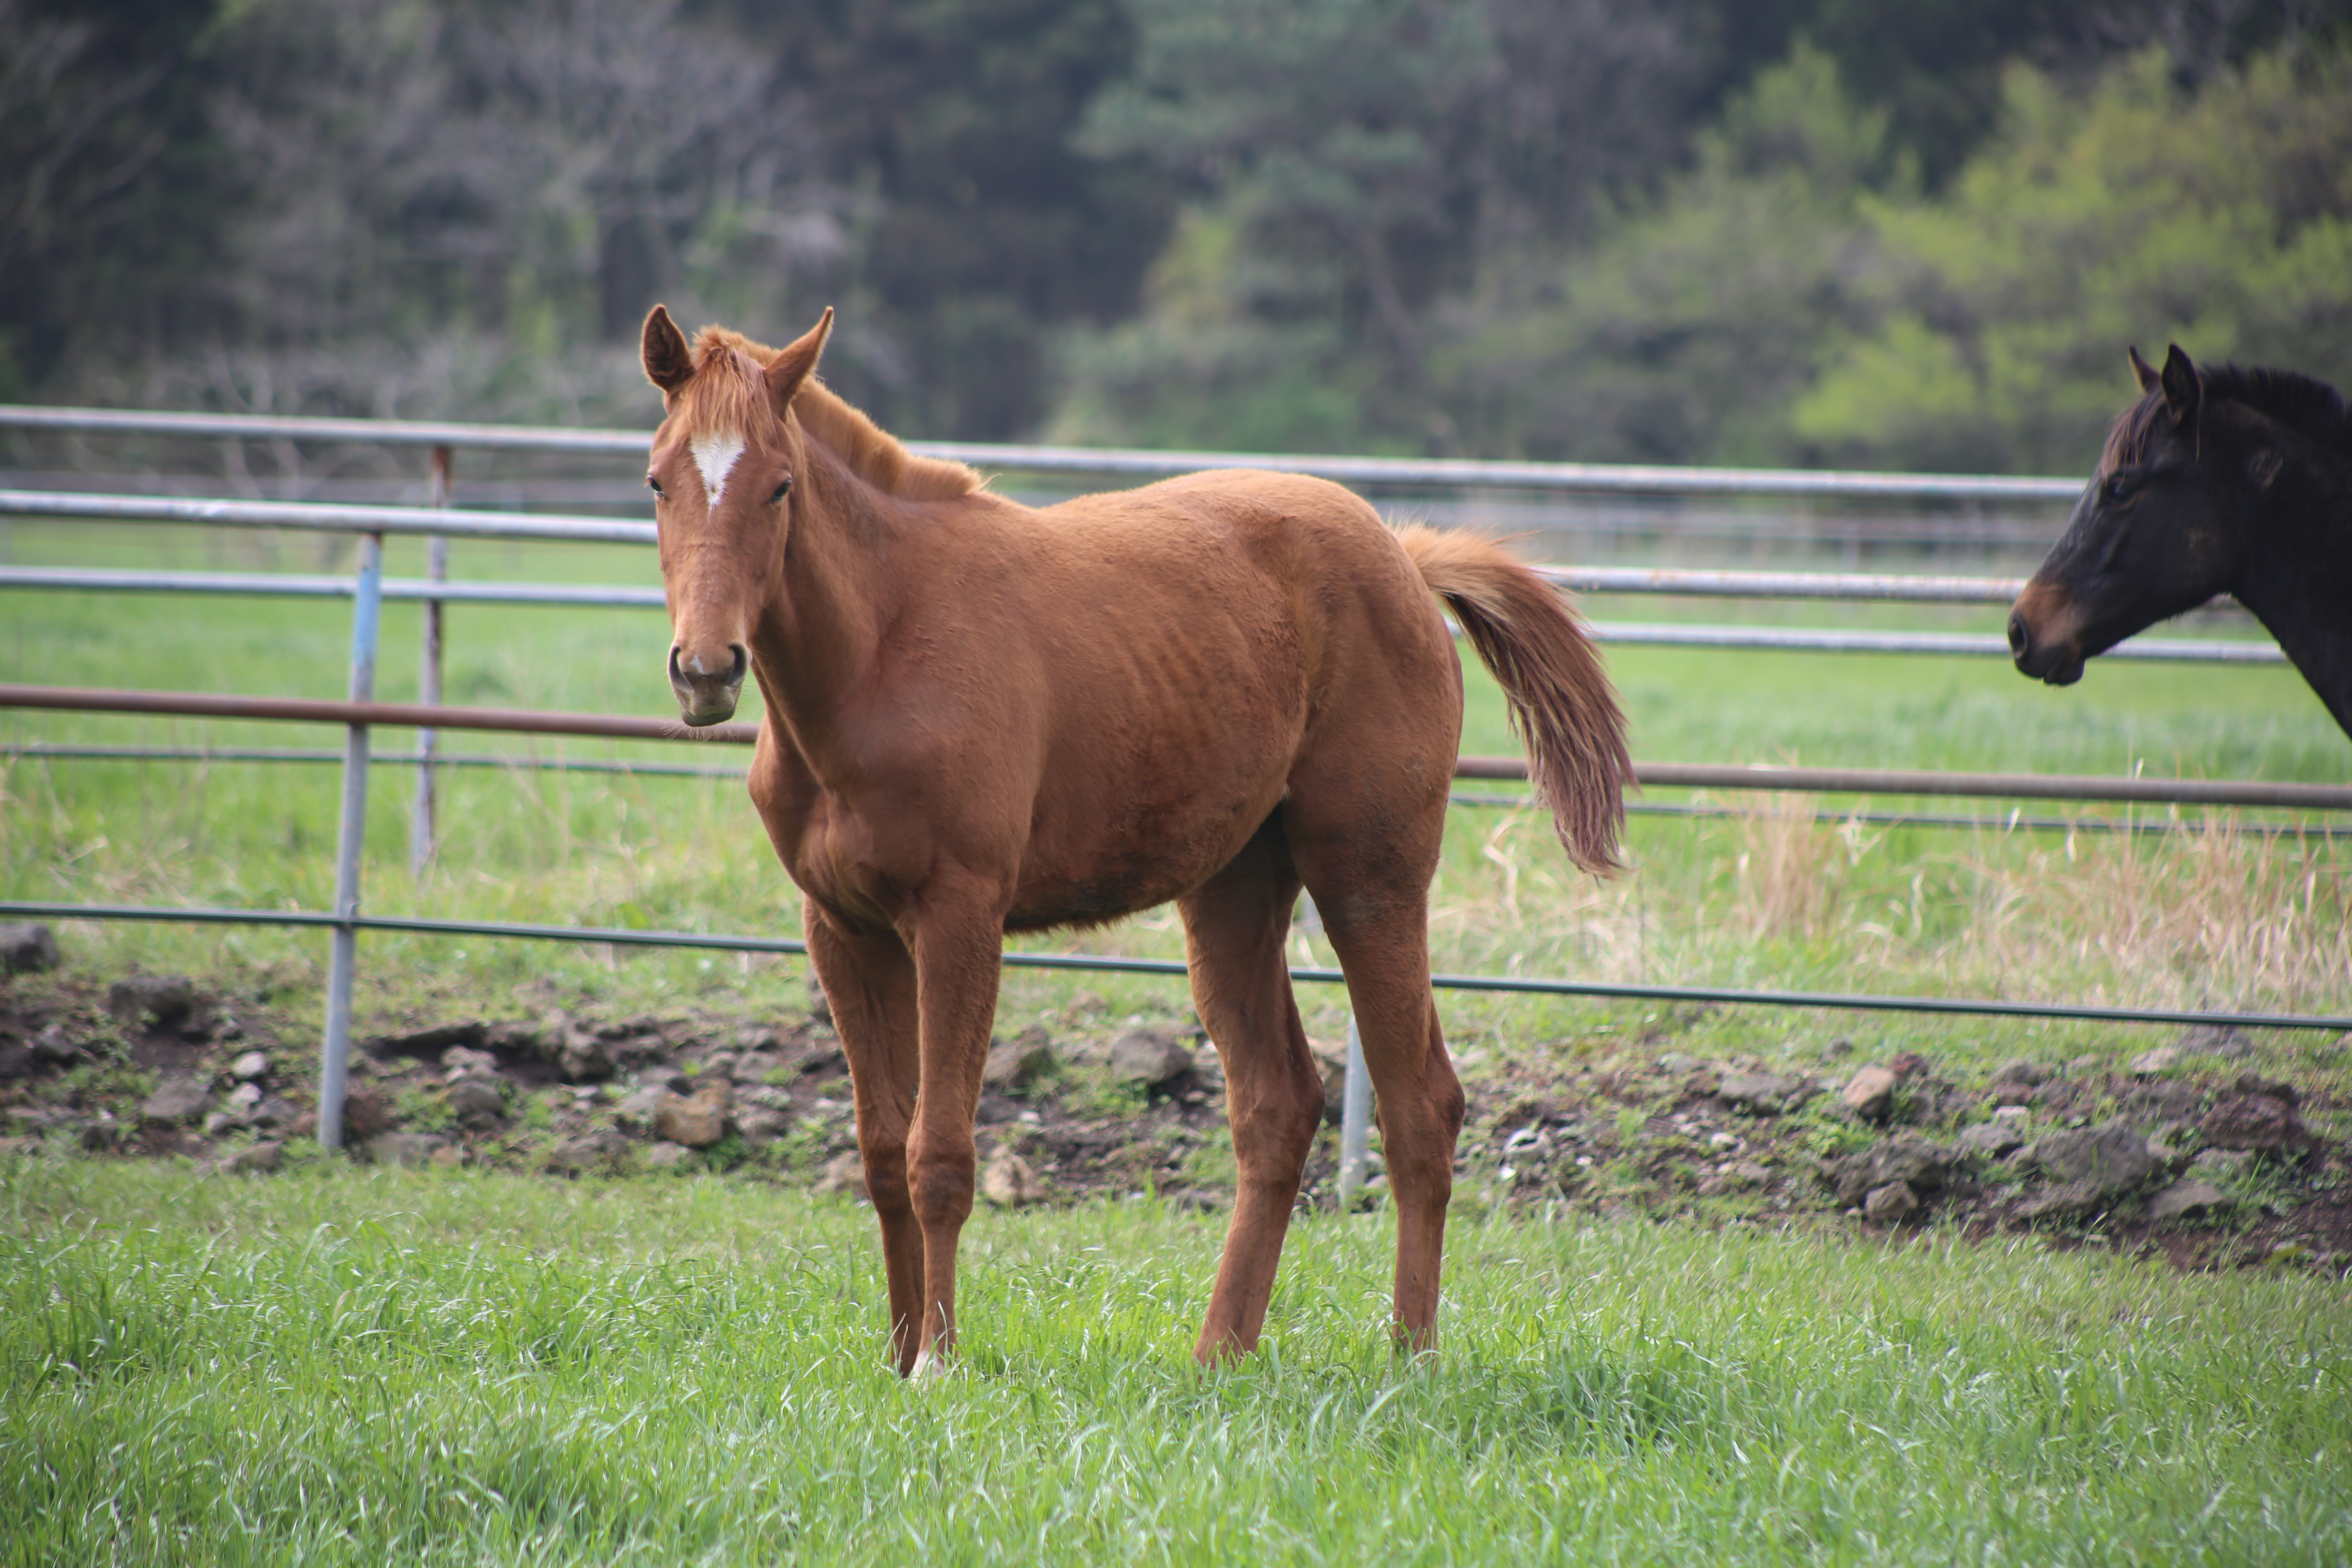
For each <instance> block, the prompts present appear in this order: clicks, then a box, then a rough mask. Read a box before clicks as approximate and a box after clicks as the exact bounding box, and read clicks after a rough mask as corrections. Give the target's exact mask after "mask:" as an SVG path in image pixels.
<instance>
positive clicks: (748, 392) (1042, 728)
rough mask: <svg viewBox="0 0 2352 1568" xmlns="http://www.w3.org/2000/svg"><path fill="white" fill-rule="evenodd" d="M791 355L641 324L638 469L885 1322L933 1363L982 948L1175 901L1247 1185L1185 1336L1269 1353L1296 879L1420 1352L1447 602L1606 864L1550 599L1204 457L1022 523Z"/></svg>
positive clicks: (1552, 800)
mask: <svg viewBox="0 0 2352 1568" xmlns="http://www.w3.org/2000/svg"><path fill="white" fill-rule="evenodd" d="M832 322H833V312H832V311H830V310H827V311H826V312H825V314H824V319H823V320H822V321H819V322H818V323H817V325H816V326H815V327H814V329H813V330H812V331H809V332H808V333H807V334H806V335H805V336H803V337H802V338H801V339H799V340H798V341H797V342H793V343H792V344H791V345H789V346H788V347H785V348H783V349H781V350H779V349H770V348H765V347H762V346H761V345H759V344H757V343H753V342H750V341H749V340H747V339H745V338H744V337H742V336H741V335H740V334H739V333H736V332H731V331H724V330H722V329H719V328H706V329H705V330H704V331H702V332H701V334H700V335H699V336H698V338H697V339H696V340H695V341H694V342H693V343H692V345H691V346H689V345H688V342H687V339H686V337H685V335H684V334H683V333H681V332H680V331H678V328H677V323H676V322H675V321H672V320H671V318H670V315H669V312H668V311H667V310H665V309H663V308H661V307H659V306H656V308H655V309H654V310H653V312H652V314H651V315H649V316H648V317H647V318H646V327H645V338H644V343H643V353H644V361H645V369H646V375H647V376H648V377H649V378H650V379H651V380H652V381H653V383H654V384H655V385H656V386H658V387H660V388H661V390H662V401H663V408H664V418H663V420H662V425H661V427H660V429H659V430H657V431H656V433H655V436H654V442H653V455H652V460H651V465H650V469H649V472H648V475H647V482H648V483H649V484H651V486H652V487H653V489H654V491H655V493H656V496H658V497H659V500H658V501H657V502H656V507H655V514H656V519H657V520H658V525H659V531H660V536H661V564H662V579H663V583H664V584H665V586H666V588H667V595H668V602H669V611H670V625H671V643H670V648H669V678H670V684H671V687H672V689H674V690H675V692H676V694H677V702H678V708H679V711H680V712H681V714H682V715H683V716H684V718H685V720H686V721H687V722H688V724H694V725H702V724H714V723H717V722H719V721H721V720H724V719H727V718H728V717H730V715H731V714H732V713H733V712H734V711H735V706H736V702H737V699H738V697H739V694H740V690H741V688H742V684H743V678H744V676H745V675H746V674H752V675H756V676H757V677H758V678H759V690H760V700H761V703H762V705H763V706H764V709H765V713H764V717H763V721H762V722H761V728H760V735H759V744H758V749H757V751H756V752H755V753H754V756H753V760H752V765H751V800H752V803H753V805H756V806H757V807H758V809H759V813H760V817H761V821H762V822H763V823H764V824H765V825H766V826H767V830H768V837H769V838H770V840H771V841H772V843H773V844H774V846H775V850H776V854H777V857H778V858H780V859H782V862H783V865H784V868H785V870H786V871H788V872H789V873H791V875H792V878H793V881H794V882H796V883H798V884H799V885H800V888H801V890H802V892H803V895H804V900H805V916H804V918H805V922H806V931H807V936H808V944H809V953H810V956H811V957H812V958H813V959H814V962H815V964H816V972H817V976H818V978H819V979H820V981H822V983H823V984H824V991H825V995H826V996H827V998H828V999H829V1000H830V1002H831V1004H832V1007H833V1016H834V1022H835V1026H837V1027H838V1028H839V1029H840V1031H841V1043H842V1050H843V1054H844V1055H845V1057H846V1058H848V1063H849V1071H850V1083H851V1089H852V1092H853V1095H854V1097H855V1100H856V1112H857V1143H858V1149H859V1152H860V1153H861V1154H862V1155H863V1157H864V1160H865V1165H866V1186H867V1190H868V1191H869V1192H870V1193H871V1194H872V1195H873V1200H874V1207H875V1210H876V1213H877V1215H878V1217H879V1218H880V1220H881V1226H882V1254H883V1260H884V1264H885V1267H886V1270H887V1275H888V1279H889V1292H890V1320H891V1345H892V1350H893V1352H895V1354H896V1357H897V1360H898V1368H899V1370H900V1371H901V1372H902V1373H917V1372H919V1371H924V1370H931V1369H936V1368H937V1367H939V1366H940V1365H942V1364H944V1358H945V1357H946V1356H947V1355H948V1354H949V1353H950V1352H951V1351H952V1350H953V1348H954V1343H955V1335H956V1326H957V1325H956V1312H955V1299H956V1298H955V1267H956V1245H957V1239H958V1237H959V1236H960V1234H961V1231H962V1229H963V1226H964V1222H965V1220H966V1218H967V1217H968V1216H969V1215H971V1206H972V1196H973V1168H974V1145H973V1123H974V1118H975V1115H976V1112H977V1110H978V1106H979V1100H980V1089H981V1069H982V1066H983V1064H984V1062H985V1059H986V1056H987V1052H988V1047H989V1036H990V1029H991V1026H992V1024H993V1023H994V1021H995V1015H996V997H997V981H998V973H999V968H1000V961H1001V956H1002V952H1003V936H1004V933H1005V932H1007V931H1039V930H1044V929H1046V928H1048V927H1055V926H1074V925H1076V926H1083V925H1091V924H1096V923H1099V922H1102V921H1111V920H1116V919H1118V917H1120V916H1122V915H1126V914H1129V913H1132V912H1134V911H1136V910H1143V909H1147V908H1150V906H1152V905H1154V904H1159V903H1163V902H1166V901H1167V900H1171V899H1173V900H1176V903H1177V907H1178V909H1179V910H1181V913H1182V917H1183V921H1184V935H1185V951H1186V954H1187V958H1188V963H1189V966H1190V969H1191V974H1192V996H1193V1000H1194V1003H1195V1004H1196V1005H1197V1006H1198V1007H1199V1009H1200V1016H1201V1021H1202V1024H1203V1025H1204V1026H1206V1027H1207V1030H1208V1034H1209V1037H1210V1039H1211V1040H1212V1041H1213V1042H1214V1044H1215V1047H1216V1049H1217V1053H1218V1055H1219V1057H1220V1058H1222V1060H1223V1065H1224V1071H1225V1083H1226V1099H1227V1110H1228V1114H1229V1116H1230V1118H1231V1121H1232V1125H1233V1134H1234V1160H1235V1163H1236V1164H1237V1166H1238V1167H1239V1179H1238V1191H1237V1192H1236V1194H1235V1196H1234V1212H1233V1219H1232V1226H1231V1229H1230V1231H1229V1233H1228V1234H1227V1237H1226V1240H1225V1249H1224V1257H1223V1261H1222V1262H1221V1263H1220V1264H1219V1266H1218V1269H1217V1280H1216V1285H1215V1288H1214V1290H1213V1293H1212V1295H1211V1298H1210V1301H1209V1310H1208V1318H1207V1321H1206V1322H1205V1323H1204V1324H1203V1325H1202V1329H1201V1336H1200V1340H1199V1342H1198V1344H1197V1346H1196V1347H1195V1349H1194V1352H1193V1353H1194V1354H1195V1355H1196V1356H1197V1357H1199V1358H1200V1359H1201V1360H1202V1361H1210V1360H1213V1359H1217V1358H1220V1357H1223V1356H1227V1355H1231V1354H1234V1353H1238V1352H1247V1351H1249V1350H1251V1349H1253V1348H1254V1347H1255V1345H1256V1343H1257V1341H1258V1335H1259V1331H1260V1330H1261V1328H1262V1327H1263V1325H1264V1323H1265V1310H1266V1300H1267V1298H1268V1296H1269V1295H1270V1293H1271V1292H1272V1290H1273V1288H1274V1277H1275V1268H1276V1263H1277V1261H1278V1259H1279V1257H1280V1253H1281V1250H1282V1242H1283V1236H1284V1233H1285V1231H1286V1229H1287V1228H1288V1226H1289V1221H1290V1213H1291V1208H1292V1205H1293V1204H1294V1203H1295V1202H1296V1201H1297V1194H1298V1184H1299V1177H1300V1174H1301V1172H1302V1170H1303V1168H1304V1166H1305V1163H1306V1159H1307V1151H1308V1147H1309V1144H1310V1143H1311V1142H1312V1140H1313V1138H1314V1136H1315V1131H1316V1128H1317V1126H1318V1123H1319V1122H1320V1121H1321V1118H1322V1114H1323V1091H1322V1088H1321V1085H1320V1082H1319V1080H1318V1076H1317V1073H1316V1068H1315V1063H1314V1059H1313V1058H1312V1057H1311V1056H1310V1055H1309V1054H1308V1052H1307V1037H1306V1034H1305V1032H1304V1030H1303V1029H1302V1027H1301V1026H1300V1023H1299V1016H1298V1009H1297V1005H1296V1003H1295V1002H1294V1001H1293V999H1292V996H1291V992H1290V980H1289V974H1288V972H1287V970H1286V967H1285V959H1284V942H1285V938H1286V934H1287V932H1288V930H1289V926H1290V920H1291V911H1292V908H1293V905H1294V904H1295V903H1296V901H1297V897H1298V891H1299V888H1300V886H1301V885H1302V884H1304V885H1305V887H1306V888H1307V890H1308V891H1310V892H1311V893H1312V894H1313V895H1314V898H1315V902H1316V906H1317V908H1318V909H1319V910H1321V911H1322V917H1323V922H1324V930H1325V931H1326V933H1327V935H1328V939H1329V941H1330V943H1331V946H1332V948H1333V949H1334V951H1335V952H1337V953H1338V955H1339V963H1340V965H1341V967H1342V969H1343V970H1344V971H1345V973H1346V978H1347V983H1348V993H1349V1002H1350V1003H1351V1005H1353V1007H1354V1009H1355V1016H1356V1021H1357V1024H1358V1026H1359V1028H1360V1033H1361V1037H1362V1040H1363V1049H1364V1059H1365V1063H1366V1065H1367V1066H1368V1067H1369V1068H1370V1071H1371V1075H1372V1082H1373V1086H1374V1088H1375V1089H1376V1090H1377V1092H1378V1095H1379V1100H1380V1125H1381V1136H1382V1138H1383V1140H1384V1141H1385V1149H1386V1154H1387V1159H1388V1170H1389V1177H1390V1184H1391V1191H1392V1193H1393V1195H1394V1202H1395V1207H1396V1215H1397V1256H1396V1300H1395V1324H1394V1331H1395V1332H1396V1334H1397V1335H1398V1336H1399V1338H1400V1340H1401V1341H1402V1342H1405V1343H1407V1344H1409V1345H1411V1346H1412V1347H1415V1348H1420V1347H1425V1346H1428V1345H1430V1344H1432V1343H1433V1341H1434V1334H1435V1329H1436V1318H1437V1293H1438V1268H1439V1259H1440V1253H1441V1250H1442V1247H1443V1245H1444V1227H1445V1207H1446V1202H1447V1198H1448V1195H1449V1194H1450V1193H1451V1191H1452V1187H1453V1177H1454V1140H1455V1137H1456V1135H1457V1134H1458V1132H1459V1131H1460V1128H1461V1123H1462V1113H1463V1100H1462V1089H1461V1086H1460V1084H1459V1083H1458V1082H1457V1081H1456V1079H1455V1078H1454V1069H1453V1067H1452V1065H1451V1063H1450V1062H1449V1061H1448V1060H1447V1058H1446V1054H1445V1046H1444V1040H1443V1038H1442V1037H1441V1036H1440V1033H1439V1029H1438V1020H1437V1010H1436V1004H1435V999H1434V997H1433V994H1432V992H1431V990H1430V981H1429V953H1428V914H1427V900H1428V889H1429V883H1430V879H1431V877H1432V876H1433V874H1434V872H1435V869H1436V866H1437V856H1438V845H1439V837H1440V833H1441V831H1442V828H1443V824H1444V816H1445V805H1446V794H1447V788H1448V784H1449V782H1450V780H1451V778H1452V775H1453V771H1454V753H1455V747H1456V744H1457V742H1458V741H1459V738H1460V731H1461V722H1462V683H1461V667H1460V665H1459V663H1458V662H1457V660H1456V658H1455V657H1454V645H1453V641H1452V639H1451V638H1450V637H1448V635H1447V633H1446V628H1445V624H1444V619H1443V618H1442V617H1441V616H1440V615H1439V613H1438V609H1437V605H1436V603H1435V601H1434V600H1433V598H1432V597H1431V591H1432V590H1435V592H1436V593H1437V594H1438V595H1442V596H1443V597H1444V599H1445V601H1446V602H1447V604H1449V605H1451V606H1452V608H1453V611H1454V616H1455V617H1456V618H1457V619H1458V620H1459V622H1460V623H1461V625H1462V626H1463V629H1464V630H1465V632H1466V633H1467V635H1468V636H1469V637H1470V638H1471V640H1472V642H1473V643H1474V644H1475V646H1476V647H1477V648H1478V650H1479V652H1480V654H1481V655H1482V656H1483V657H1484V658H1486V662H1487V664H1488V665H1489V666H1490V667H1491V668H1493V669H1494V671H1495V674H1496V678H1497V679H1499V680H1500V682H1501V683H1502V686H1503V688H1504V689H1505V691H1506V692H1507V693H1508V695H1509V698H1510V701H1511V705H1512V708H1513V710H1514V713H1515V716H1516V719H1517V722H1518V724H1519V726H1520V727H1521V730H1522V731H1523V732H1524V734H1525V735H1526V737H1527V739H1528V743H1529V748H1530V751H1531V752H1532V756H1533V764H1532V767H1531V770H1530V771H1531V774H1532V776H1533V778H1534V779H1535V780H1536V782H1537V784H1538V788H1539V789H1540V790H1541V791H1542V792H1543V793H1544V796H1545V798H1546V799H1547V800H1548V802H1549V805H1550V807H1551V810H1552V814H1553V819H1554V822H1555V824H1556V826H1557V827H1558V829H1559V835H1560V837H1561V839H1562V841H1563V842H1564V843H1565V844H1566V846H1567V847H1568V849H1569V852H1570V855H1571V856H1572V857H1573V858H1575V860H1576V862H1577V863H1578V864H1579V865H1580V866H1582V867H1585V868H1589V869H1591V870H1594V871H1603V870H1606V869H1609V868H1612V866H1613V865H1614V863H1615V851H1616V840H1617V835H1618V832H1619V830H1620V828H1621V826H1622V806H1621V805H1620V801H1619V794H1620V789H1621V785H1622V781H1623V780H1624V779H1625V778H1627V777H1628V776H1630V770H1631V765H1632V764H1631V763H1629V762H1628V761H1627V758H1626V753H1625V746H1624V740H1623V729H1624V726H1623V721H1622V718H1621V717H1620V715H1619V712H1618V710H1617V706H1616V702H1615V700H1614V699H1613V697H1612V693H1611V691H1610V688H1609V684H1608V680H1607V678H1606V676H1605V675H1604V674H1603V673H1602V670H1601V663H1600V660H1599V658H1598V657H1597V655H1596V654H1595V652H1594V650H1593V648H1592V647H1591V644H1590V643H1589V642H1588V641H1587V640H1586V639H1585V637H1584V636H1583V634H1582V632H1581V630H1580V628H1579V626H1578V625H1577V623H1576V622H1575V620H1574V619H1573V617H1572V616H1571V615H1570V612H1569V610H1568V609H1567V607H1566V606H1565V605H1563V603H1562V602H1561V601H1560V599H1559V596H1558V595H1556V594H1555V593H1554V592H1553V591H1552V590H1551V589H1550V588H1549V586H1547V585H1546V584H1544V583H1543V582H1542V580H1541V579H1539V578H1538V577H1537V576H1536V575H1535V574H1532V573H1530V572H1529V571H1528V570H1527V568H1525V567H1524V566H1521V565H1519V564H1518V563H1516V562H1514V561H1513V560H1511V559H1510V558H1509V557H1508V556H1507V555H1506V554H1504V553H1503V552H1501V551H1500V550H1499V549H1497V548H1496V547H1495V546H1494V545H1492V544H1490V543H1487V542H1484V541H1482V540H1477V539H1472V538H1466V537H1462V536H1458V535H1440V534H1436V533H1433V532H1428V531H1420V530H1412V529H1407V530H1403V531H1391V530H1390V529H1388V528H1387V527H1386V526H1384V525H1383V524H1382V523H1381V520H1380V518H1379V517H1378V515H1377V514H1375V513H1374V511H1373V510H1372V509H1371V508H1370V506H1368V505H1367V504H1365V502H1364V501H1363V500H1360V498H1358V497H1357V496H1355V495H1352V494H1350V493H1349V491H1347V490H1345V489H1340V488H1339V486H1337V485H1333V484H1328V483H1326V482H1324V481H1323V480H1320V479H1305V478H1301V477H1297V476H1295V475H1287V474H1273V473H1259V472H1252V471H1246V470H1242V471H1234V472H1225V473H1206V474H1194V475H1192V476H1190V477H1188V478H1184V479H1171V480H1168V481H1166V482H1165V483H1161V484H1156V485H1151V486H1149V487H1147V488H1145V489H1138V490H1129V491H1123V492H1119V493H1117V494H1110V495H1097V496H1087V497H1084V498H1082V499H1080V500H1071V501H1066V502H1064V503H1063V504H1061V505H1059V506H1054V507H1048V508H1045V509H1043V510H1033V509H1031V508H1029V507H1025V506H1021V505H1017V504H1015V503H1014V502H1013V501H1010V500H1005V499H1003V497H1000V496H996V495H992V494H991V493H989V491H988V490H986V489H984V488H983V487H982V481H981V479H980V478H979V476H977V475H976V474H974V473H973V472H972V471H971V469H969V468H964V467H962V466H961V465H959V464H953V463H944V462H939V461H935V460H932V459H929V458H919V457H917V456H915V455H913V454H911V453H909V452H908V451H907V449H906V448H905V447H901V446H899V445H898V442H897V441H895V440H893V439H892V438H891V437H888V436H887V435H885V434H883V433H882V432H881V431H880V430H879V429H877V428H876V426H874V424H873V423H872V422H871V421H870V420H868V419H867V418H866V416H864V415H863V414H860V413H859V412H857V411H856V409H854V408H852V407H850V406H849V405H847V404H845V403H844V402H843V401H842V400H841V399H840V398H839V397H837V396H836V395H834V394H833V393H832V392H830V391H828V390H827V389H826V388H825V387H824V384H822V383H821V382H819V381H818V380H817V379H816V377H815V375H814V372H815V370H816V367H817V360H818V356H819V355H820V354H821V353H823V351H824V342H825V337H826V334H827V332H828V331H830V330H831V327H832Z"/></svg>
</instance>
